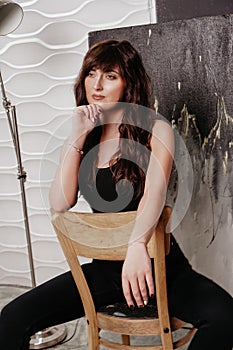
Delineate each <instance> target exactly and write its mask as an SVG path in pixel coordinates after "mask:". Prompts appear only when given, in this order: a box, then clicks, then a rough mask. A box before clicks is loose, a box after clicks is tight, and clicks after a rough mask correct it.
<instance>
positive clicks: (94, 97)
mask: <svg viewBox="0 0 233 350" xmlns="http://www.w3.org/2000/svg"><path fill="white" fill-rule="evenodd" d="M92 98H93V100H96V101H101V100H103V99H104V96H102V95H92Z"/></svg>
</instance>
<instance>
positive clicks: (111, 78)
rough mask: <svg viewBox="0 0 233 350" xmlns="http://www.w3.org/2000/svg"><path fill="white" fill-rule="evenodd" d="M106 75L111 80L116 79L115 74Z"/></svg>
mask: <svg viewBox="0 0 233 350" xmlns="http://www.w3.org/2000/svg"><path fill="white" fill-rule="evenodd" d="M106 77H107V78H108V79H110V80H113V79H116V77H115V75H112V74H107V75H106Z"/></svg>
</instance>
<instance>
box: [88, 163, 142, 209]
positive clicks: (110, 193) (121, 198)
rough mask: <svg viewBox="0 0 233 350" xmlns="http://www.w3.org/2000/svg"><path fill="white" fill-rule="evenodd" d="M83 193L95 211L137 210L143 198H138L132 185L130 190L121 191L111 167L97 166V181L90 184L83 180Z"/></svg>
mask: <svg viewBox="0 0 233 350" xmlns="http://www.w3.org/2000/svg"><path fill="white" fill-rule="evenodd" d="M113 167H114V165H113ZM128 185H129V183H128ZM129 186H131V185H129ZM81 193H82V194H83V196H84V198H85V199H86V200H87V202H88V203H89V205H90V207H91V208H92V210H93V212H95V213H100V212H122V211H133V210H137V208H138V204H139V202H140V199H141V197H137V198H136V196H135V195H134V189H133V187H132V186H131V187H130V188H128V190H127V188H126V190H124V191H121V187H120V186H119V187H118V186H117V184H116V182H115V179H114V176H113V174H112V171H111V169H110V167H106V168H97V169H96V182H95V183H93V184H92V185H91V186H90V184H89V185H88V184H86V183H85V181H83V182H82V187H81ZM102 201H103V202H102Z"/></svg>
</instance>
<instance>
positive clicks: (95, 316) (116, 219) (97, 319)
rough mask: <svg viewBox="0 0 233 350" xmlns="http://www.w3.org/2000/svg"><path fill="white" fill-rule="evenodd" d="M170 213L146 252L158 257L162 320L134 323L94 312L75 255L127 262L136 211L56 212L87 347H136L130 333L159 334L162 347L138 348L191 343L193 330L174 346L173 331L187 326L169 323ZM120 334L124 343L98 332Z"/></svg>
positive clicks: (164, 215) (165, 348)
mask: <svg viewBox="0 0 233 350" xmlns="http://www.w3.org/2000/svg"><path fill="white" fill-rule="evenodd" d="M170 213H171V209H170V208H169V207H165V208H164V209H163V212H162V215H161V217H160V219H159V222H158V224H157V227H156V228H155V230H154V233H153V235H152V238H151V240H150V242H149V243H148V251H149V254H150V257H151V258H154V269H155V283H156V299H157V307H158V318H156V317H155V318H148V319H135V318H134V319H133V318H128V317H127V318H124V319H122V318H121V317H116V316H110V315H108V314H105V313H101V312H96V310H95V306H94V303H93V299H92V296H91V292H90V290H89V287H88V284H87V282H86V279H85V276H84V274H83V271H82V268H81V265H80V262H79V260H78V258H77V256H82V257H87V258H92V259H101V260H124V259H125V255H126V251H127V244H128V241H129V237H130V234H131V232H132V228H133V225H134V222H135V218H136V212H123V213H77V212H71V211H67V212H65V213H58V212H55V211H53V210H52V223H53V226H54V228H55V231H56V233H57V236H58V238H59V241H60V244H61V247H62V249H63V252H64V254H65V256H66V259H67V262H68V264H69V266H70V269H71V272H72V274H73V277H74V280H75V283H76V285H77V288H78V290H79V293H80V296H81V299H82V302H83V306H84V310H85V315H86V318H87V324H88V349H89V350H97V349H99V346H100V345H103V346H105V347H107V348H109V349H124V350H127V349H132V346H130V338H129V336H130V335H155V334H160V336H161V343H162V345H159V346H135V345H134V349H138V350H141V349H147V350H172V349H176V348H178V347H180V346H182V345H183V344H185V343H187V342H188V341H189V340H190V339H191V337H192V335H193V333H194V331H195V329H191V330H190V331H189V332H188V333H187V334H186V335H185V336H184V337H183V338H181V339H179V340H178V341H177V342H174V343H173V342H172V331H174V330H177V329H180V328H182V327H183V326H184V325H185V323H184V322H183V321H181V320H179V319H177V318H172V319H171V324H170V318H169V313H168V305H167V288H166V266H165V254H167V253H168V251H169V246H170V234H167V233H165V228H166V226H167V224H168V221H169V219H170ZM102 329H104V330H108V331H110V332H114V333H119V334H121V335H122V342H123V344H119V343H114V342H112V341H108V340H106V339H103V338H101V337H100V330H102Z"/></svg>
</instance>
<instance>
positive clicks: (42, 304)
mask: <svg viewBox="0 0 233 350" xmlns="http://www.w3.org/2000/svg"><path fill="white" fill-rule="evenodd" d="M175 249H178V248H177V247H176V248H172V252H171V254H170V256H169V258H168V299H169V309H170V313H171V314H172V315H175V316H177V317H178V318H181V319H182V320H184V321H187V322H189V323H192V324H193V325H194V326H196V327H197V328H198V331H197V332H196V334H195V336H194V337H193V339H192V341H191V344H190V346H189V350H232V346H233V299H232V297H231V296H230V295H229V294H228V293H227V292H226V291H224V290H223V289H222V288H221V287H219V286H218V285H217V284H215V283H214V282H212V281H211V280H209V279H207V278H206V277H204V276H202V275H200V274H198V273H196V272H195V271H193V270H192V269H191V267H190V266H189V265H188V264H185V267H182V268H179V261H178V260H179V259H178V260H177V261H176V259H172V258H171V257H172V255H174V250H175ZM175 255H176V254H175ZM169 259H170V260H171V261H172V262H173V263H174V264H175V263H177V266H176V267H177V268H176V267H175V266H172V265H171V261H169ZM181 260H182V257H181V259H180V261H181ZM183 263H184V261H183ZM169 266H170V267H169ZM83 270H84V273H85V275H86V276H87V280H88V283H89V286H90V289H91V291H92V295H93V298H94V302H95V305H96V307H97V308H99V307H100V306H102V305H107V304H112V303H114V302H116V301H119V300H123V299H124V297H123V294H122V289H121V264H120V263H111V262H109V263H107V264H106V263H103V262H96V261H94V262H93V263H89V264H85V265H83ZM82 316H84V310H83V306H82V302H81V299H80V297H79V293H78V291H77V288H76V285H75V283H74V280H73V278H72V275H71V273H70V272H67V273H64V274H62V275H60V276H58V277H55V278H53V279H52V280H50V281H48V282H46V283H44V284H42V285H40V286H38V287H36V288H34V289H32V290H30V291H29V292H27V293H25V294H23V295H21V296H19V297H18V298H16V299H15V300H13V301H12V302H10V303H9V304H8V305H6V306H5V307H4V308H3V310H2V312H1V317H0V349H1V350H27V349H28V348H29V340H30V336H32V335H33V334H34V333H36V332H38V331H40V330H42V329H44V328H47V327H50V326H53V325H56V324H60V323H64V322H68V321H71V320H74V319H77V318H80V317H82ZM77 346H78V344H77Z"/></svg>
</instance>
